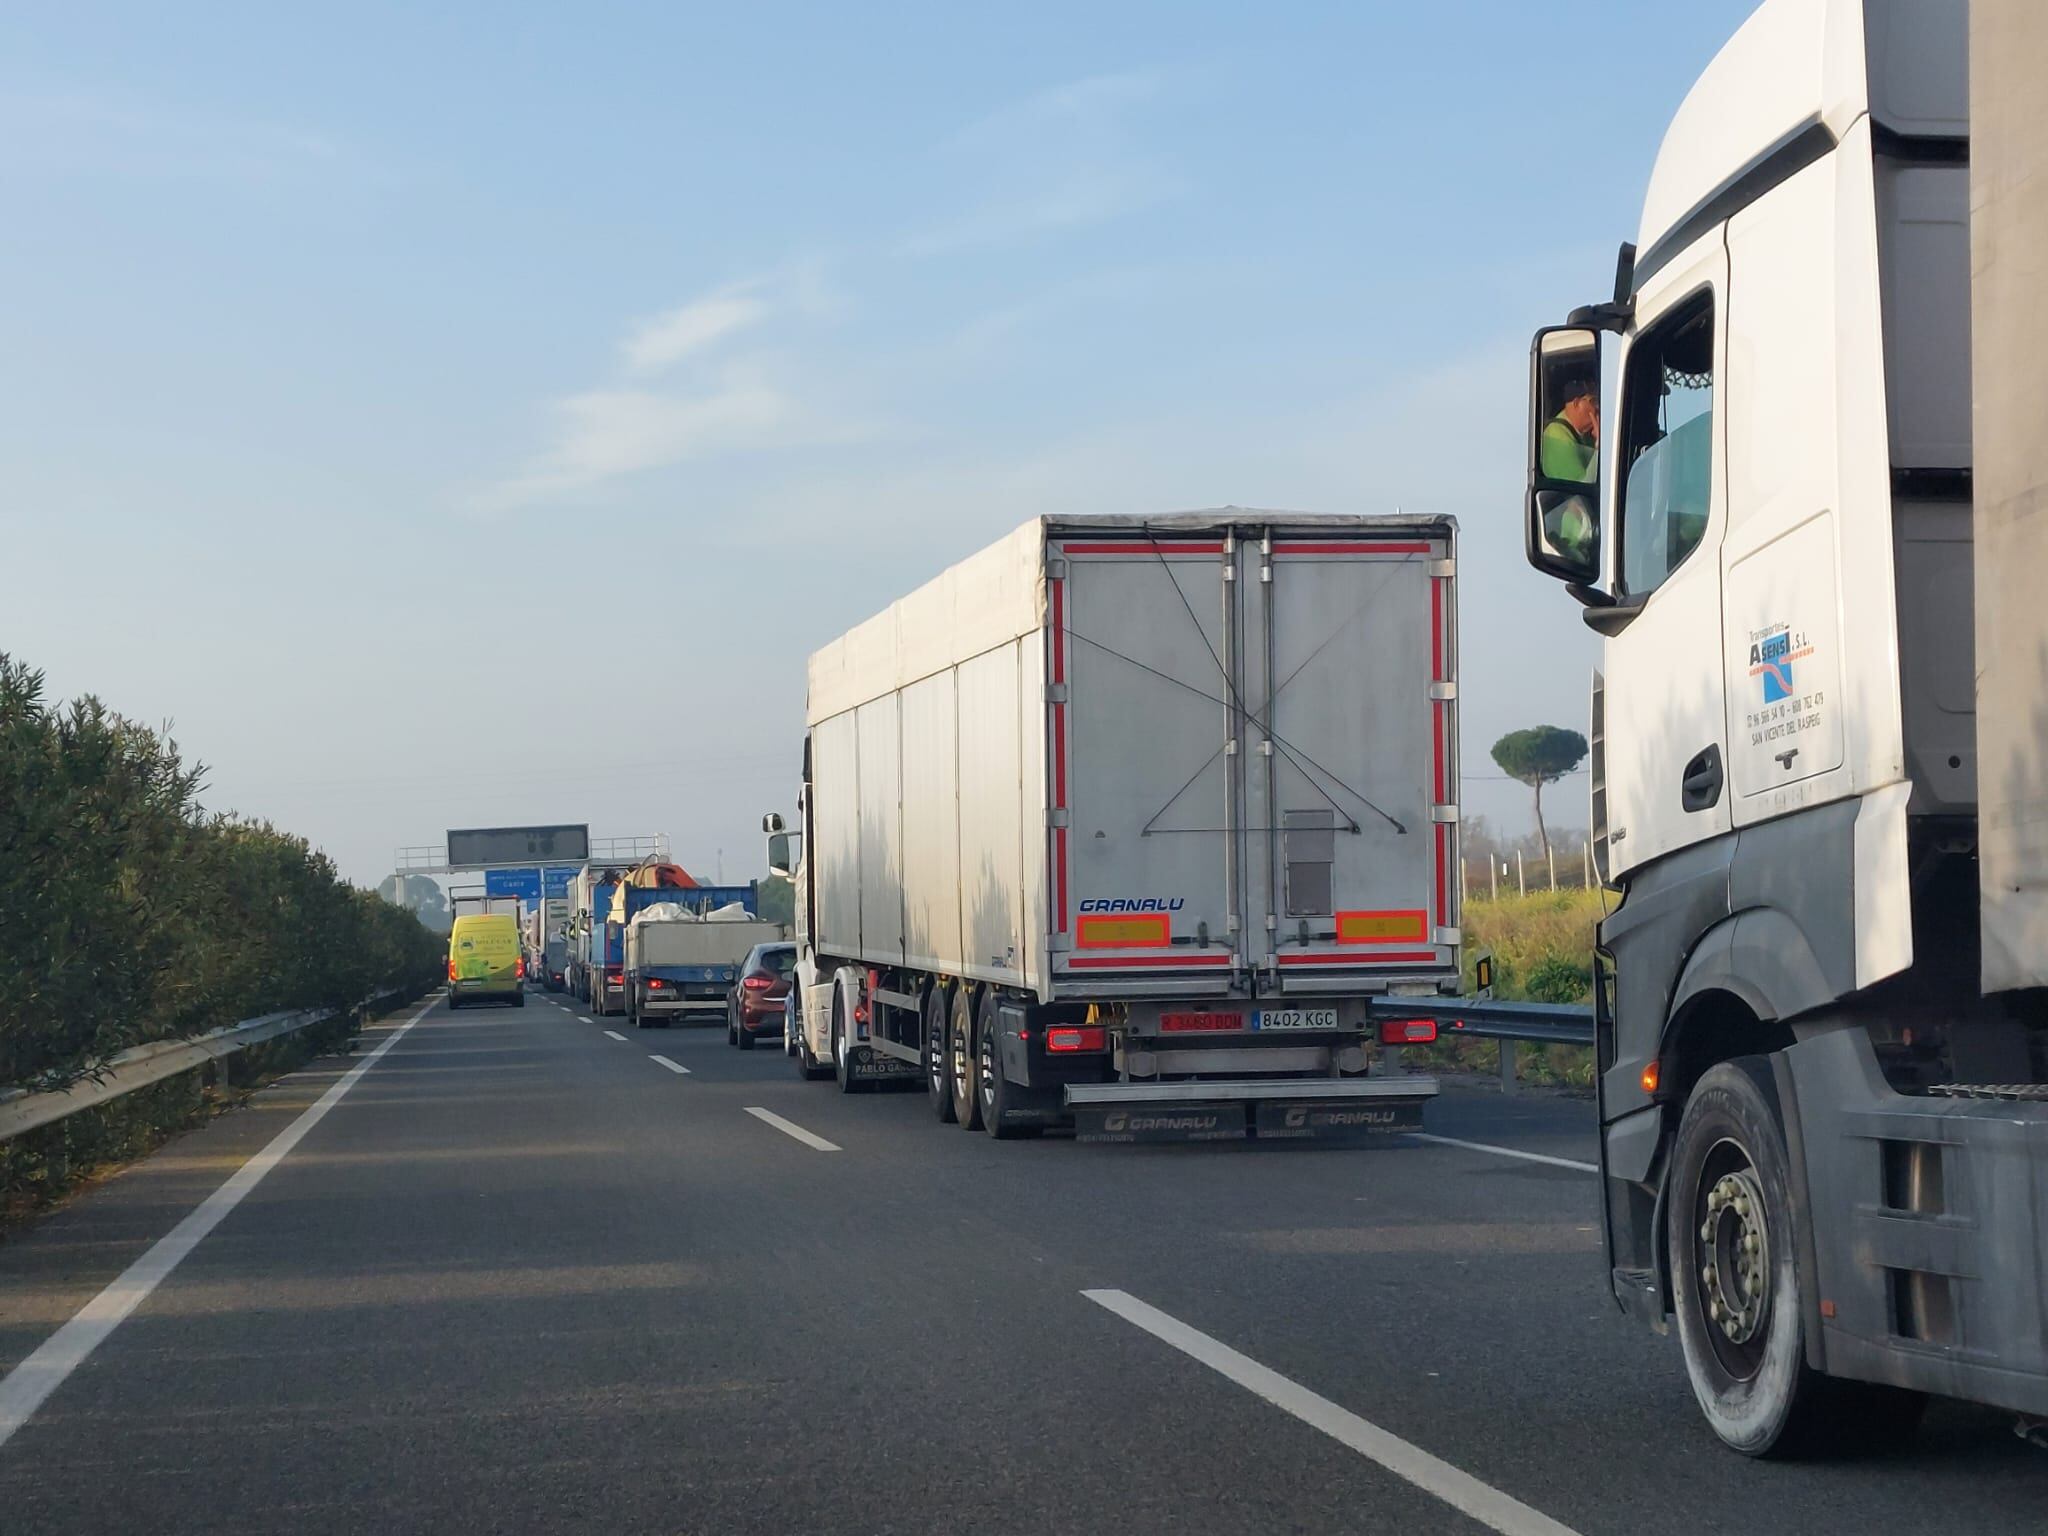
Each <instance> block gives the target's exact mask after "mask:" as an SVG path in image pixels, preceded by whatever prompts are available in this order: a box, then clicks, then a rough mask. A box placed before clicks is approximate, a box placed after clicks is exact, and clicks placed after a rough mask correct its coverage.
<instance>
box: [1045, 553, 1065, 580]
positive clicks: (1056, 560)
mask: <svg viewBox="0 0 2048 1536" xmlns="http://www.w3.org/2000/svg"><path fill="white" fill-rule="evenodd" d="M1045 574H1046V576H1047V577H1048V578H1049V579H1050V580H1053V581H1065V580H1066V579H1067V561H1066V557H1065V556H1064V555H1049V556H1047V557H1046V562H1045Z"/></svg>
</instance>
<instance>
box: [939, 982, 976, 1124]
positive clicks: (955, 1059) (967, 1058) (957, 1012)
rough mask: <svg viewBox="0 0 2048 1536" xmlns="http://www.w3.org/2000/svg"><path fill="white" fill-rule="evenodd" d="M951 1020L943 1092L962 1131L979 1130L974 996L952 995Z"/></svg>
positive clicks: (966, 993)
mask: <svg viewBox="0 0 2048 1536" xmlns="http://www.w3.org/2000/svg"><path fill="white" fill-rule="evenodd" d="M950 1011H951V1014H952V1019H951V1022H950V1024H949V1025H948V1027H947V1029H946V1089H947V1097H949V1098H950V1099H951V1100H952V1101H953V1118H954V1119H955V1120H956V1121H958V1122H959V1124H960V1129H962V1130H963V1131H978V1130H980V1129H981V1093H980V1090H979V1089H978V1087H977V1086H976V1084H975V1080H974V1079H975V1064H974V1013H973V993H972V992H971V991H969V989H968V988H966V987H962V988H960V989H959V990H958V991H957V992H955V993H954V994H953V1006H952V1009H951V1010H950Z"/></svg>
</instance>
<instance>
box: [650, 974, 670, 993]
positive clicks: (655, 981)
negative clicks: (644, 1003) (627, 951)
mask: <svg viewBox="0 0 2048 1536" xmlns="http://www.w3.org/2000/svg"><path fill="white" fill-rule="evenodd" d="M667 985H668V983H667V982H665V981H663V980H662V979H661V978H660V977H659V976H650V977H648V978H647V990H648V991H650V992H659V991H660V990H661V989H662V988H663V987H665V986H667Z"/></svg>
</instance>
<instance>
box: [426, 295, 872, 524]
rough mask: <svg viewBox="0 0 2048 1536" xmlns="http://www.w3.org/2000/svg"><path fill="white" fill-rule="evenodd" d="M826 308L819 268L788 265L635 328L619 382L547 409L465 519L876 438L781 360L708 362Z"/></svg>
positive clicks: (624, 345)
mask: <svg viewBox="0 0 2048 1536" xmlns="http://www.w3.org/2000/svg"><path fill="white" fill-rule="evenodd" d="M832 303H833V301H832V298H831V290H830V287H829V284H828V283H827V282H826V280H825V278H824V275H823V273H822V272H821V271H820V270H819V268H818V265H817V264H816V263H808V264H796V265H793V266H791V267H789V268H787V269H785V270H782V271H778V272H775V273H770V274H766V275H763V276H760V277H754V278H749V279H747V280H745V281H743V282H737V283H729V284H726V285H725V286H723V287H720V288H716V289H713V290H712V291H711V292H709V293H706V294H703V295H700V296H699V297H697V298H694V299H691V300H688V301H687V302H685V303H682V304H678V305H676V306H675V307H674V308H672V309H666V310H663V311H661V312H660V313H658V314H655V315H651V316H649V317H647V318H645V319H642V320H639V321H635V322H634V323H633V324H631V325H629V326H628V327H627V328H626V331H625V334H624V335H623V336H622V337H621V338H620V340H619V343H618V350H617V355H618V359H619V374H618V376H617V377H616V378H615V379H614V380H613V381H611V382H608V383H606V384H603V385H600V386H598V387H595V388H591V389H586V390H580V391H577V392H576V393H574V394H569V395H565V396H563V397H561V398H559V399H557V400H555V401H553V402H552V403H551V404H550V405H549V406H548V408H547V432H546V436H545V446H543V447H542V448H541V449H540V451H539V452H537V453H536V454H535V455H534V456H533V458H532V459H531V460H530V461H529V462H528V463H527V464H526V465H525V466H524V467H522V468H521V469H519V470H517V471H516V472H514V473H513V474H511V475H509V476H507V477H506V478H504V479H502V480H500V481H498V482H496V483H495V484H493V485H490V486H488V487H486V488H485V489H484V490H483V491H481V492H478V493H476V494H474V495H471V496H469V497H467V498H466V499H465V501H464V503H463V505H464V509H465V510H467V511H469V512H471V513H477V514H482V515H487V516H488V515H493V514H497V513H502V512H506V511H511V510H515V509H517V508H521V507H528V506H534V505H539V504H543V503H547V502H553V501H561V500H565V499H570V498H574V497H577V496H582V495H587V494H589V493H592V492H595V491H598V490H601V489H603V488H604V487H606V486H608V485H610V484H611V483H612V482H615V481H619V480H622V479H624V478H626V477H628V476H632V475H640V474H646V473H650V472H653V471H657V470H662V469H668V468H672V467H674V466H677V465H682V464H687V463H692V462H696V461H700V460H705V459H709V458H712V457H715V456H721V455H733V454H744V453H758V452H761V451H763V450H765V449H771V448H805V447H816V446H820V445H823V444H828V443H846V442H852V441H856V440H858V439H861V438H863V437H866V436H869V435H872V432H873V431H874V428H873V427H872V426H871V425H870V424H869V423H868V422H866V421H864V420H861V419H857V418H855V417H853V416H850V415H846V414H843V413H839V412H835V411H832V410H828V409H824V408H821V407H820V406H818V405H816V404H815V403H810V402H809V401H807V400H806V398H805V396H806V394H807V393H808V392H807V391H805V390H802V389H800V388H798V387H797V386H796V385H794V384H792V383H791V382H790V378H789V375H790V373H791V372H792V367H791V364H790V361H789V359H788V358H787V356H786V355H782V354H772V353H768V352H765V351H762V350H761V349H759V348H756V349H755V351H754V352H753V353H751V354H744V353H743V354H740V355H736V356H732V355H728V356H725V357H723V358H720V359H714V357H713V355H712V354H713V353H714V352H715V351H716V350H717V349H718V346H719V344H720V343H721V342H724V341H726V340H728V339H730V338H732V337H735V336H738V335H740V334H741V333H743V332H748V331H752V330H755V329H758V328H764V327H771V326H773V325H775V324H777V323H779V322H782V321H784V320H786V319H787V318H790V317H804V316H810V317H815V316H817V315H820V314H825V313H829V312H830V310H831V307H832ZM678 375H680V376H678ZM657 381H659V382H657Z"/></svg>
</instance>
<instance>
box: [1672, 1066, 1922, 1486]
mask: <svg viewBox="0 0 2048 1536" xmlns="http://www.w3.org/2000/svg"><path fill="white" fill-rule="evenodd" d="M1671 1167H1672V1174H1671V1177H1672V1184H1671V1189H1670V1191H1669V1195H1668V1212H1669V1214H1668V1215H1667V1217H1666V1221H1665V1238H1666V1244H1667V1248H1668V1252H1669V1256H1670V1260H1671V1280H1672V1290H1673V1293H1674V1294H1673V1297H1672V1301H1673V1309H1674V1310H1675V1311H1676V1312H1677V1314H1678V1337H1679V1340H1680V1342H1681V1343H1682V1344H1683V1345H1684V1349H1685V1369H1686V1374H1687V1376H1688V1377H1690V1378H1691V1381H1692V1390H1693V1396H1694V1397H1695V1398H1696V1399H1697V1400H1698V1401H1699V1405H1700V1410H1701V1412H1703V1413H1704V1414H1705V1415H1706V1417H1707V1422H1708V1424H1710V1425H1711V1426H1712V1427H1713V1430H1714V1433H1715V1434H1716V1435H1718V1436H1720V1438H1721V1441H1722V1443H1723V1444H1725V1445H1727V1446H1729V1447H1730V1448H1731V1449H1733V1450H1737V1451H1740V1452H1742V1453H1743V1455H1745V1456H1755V1457H1772V1458H1782V1457H1798V1456H1813V1455H1819V1454H1825V1453H1827V1452H1829V1451H1836V1450H1842V1449H1847V1448H1849V1447H1851V1446H1857V1447H1871V1446H1876V1445H1881V1444H1888V1443H1892V1442H1896V1441H1897V1440H1898V1439H1900V1438H1902V1437H1903V1436H1904V1435H1906V1434H1908V1433H1910V1432H1911V1430H1912V1429H1913V1427H1914V1425H1916V1424H1917V1423H1918V1422H1919V1418H1920V1414H1921V1412H1922V1410H1923V1409H1924V1408H1925V1406H1926V1399H1925V1398H1924V1397H1923V1396H1921V1395H1920V1394H1919V1393H1917V1392H1907V1391H1902V1390H1900V1389H1899V1388H1896V1387H1883V1386H1876V1385H1871V1384H1866V1383H1862V1382H1850V1381H1840V1380H1835V1379H1833V1378H1830V1377H1827V1376H1824V1375H1822V1374H1821V1373H1820V1372H1818V1371H1815V1370H1813V1369H1812V1368H1811V1367H1809V1366H1808V1365H1807V1363H1806V1306H1805V1302H1806V1295H1805V1289H1804V1287H1805V1286H1806V1285H1807V1284H1809V1283H1810V1280H1809V1278H1808V1277H1805V1276H1802V1275H1801V1274H1800V1272H1799V1265H1798V1262H1797V1258H1796V1245H1797V1233H1796V1230H1795V1227H1794V1222H1793V1214H1792V1202H1791V1194H1790V1191H1791V1168H1790V1160H1789V1158H1788V1156H1787V1154H1786V1151H1785V1132H1784V1126H1783V1122H1782V1118H1781V1116H1780V1113H1779V1109H1778V1095H1777V1086H1776V1083H1775V1081H1774V1079H1773V1077H1772V1074H1771V1068H1770V1063H1769V1062H1768V1061H1767V1060H1766V1059H1765V1058H1764V1057H1761V1056H1745V1057H1741V1058H1739V1059H1738V1060H1735V1061H1730V1062H1723V1063H1722V1064H1721V1065H1719V1066H1717V1067H1714V1068H1713V1069H1712V1070H1710V1071H1709V1072H1708V1073H1707V1074H1706V1076H1704V1077H1702V1078H1701V1079H1700V1081H1699V1084H1698V1086H1696V1087H1695V1088H1694V1089H1693V1091H1692V1097H1691V1098H1690V1099H1688V1100H1687V1102H1686V1106H1685V1118H1684V1119H1683V1120H1682V1121H1681V1122H1680V1124H1679V1127H1678V1140H1677V1142H1676V1144H1675V1145H1674V1147H1673V1149H1672V1163H1671Z"/></svg>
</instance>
